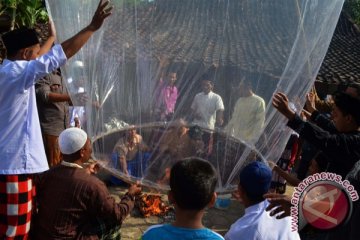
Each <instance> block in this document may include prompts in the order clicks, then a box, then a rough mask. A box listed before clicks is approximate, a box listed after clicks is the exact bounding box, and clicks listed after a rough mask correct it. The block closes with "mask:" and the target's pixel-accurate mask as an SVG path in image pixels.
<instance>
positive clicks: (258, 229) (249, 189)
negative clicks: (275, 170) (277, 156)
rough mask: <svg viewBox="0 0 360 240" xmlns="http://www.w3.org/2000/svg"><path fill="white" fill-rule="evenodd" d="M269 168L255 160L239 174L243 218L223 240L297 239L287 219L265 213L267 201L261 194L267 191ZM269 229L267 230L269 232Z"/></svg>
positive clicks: (297, 236) (268, 186) (232, 226)
mask: <svg viewBox="0 0 360 240" xmlns="http://www.w3.org/2000/svg"><path fill="white" fill-rule="evenodd" d="M271 176H272V174H271V169H270V168H269V167H268V166H266V165H265V164H264V163H262V162H258V161H254V162H252V163H250V164H249V165H247V166H246V167H244V169H243V170H242V171H241V172H240V183H239V186H238V193H239V199H240V202H241V203H243V204H244V206H245V215H244V216H242V217H241V218H240V219H239V220H237V221H236V222H235V223H234V224H233V225H231V228H230V230H229V231H228V232H227V233H226V235H225V239H226V240H235V239H236V240H238V239H246V240H247V239H258V240H260V239H261V240H273V239H274V240H275V239H289V240H290V239H296V240H297V239H300V237H299V234H298V233H297V232H292V231H291V221H290V217H285V218H282V219H276V218H273V217H271V216H270V214H269V212H266V208H267V207H268V206H269V202H268V201H267V200H265V199H264V197H263V195H264V194H265V193H267V192H268V191H269V188H270V183H271ZM269 230H270V231H269Z"/></svg>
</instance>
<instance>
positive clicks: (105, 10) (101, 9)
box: [89, 0, 113, 31]
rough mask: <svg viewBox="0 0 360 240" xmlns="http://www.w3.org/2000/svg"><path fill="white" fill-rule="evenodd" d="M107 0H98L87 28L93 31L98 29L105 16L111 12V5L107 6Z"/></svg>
mask: <svg viewBox="0 0 360 240" xmlns="http://www.w3.org/2000/svg"><path fill="white" fill-rule="evenodd" d="M108 5H109V1H108V0H106V1H104V0H100V2H99V5H98V7H97V9H96V11H95V14H94V16H93V18H92V20H91V23H90V24H89V28H90V29H91V30H93V31H96V30H98V29H99V28H100V27H101V26H102V24H103V23H104V20H105V18H107V17H108V16H110V15H111V14H112V12H111V11H112V9H113V7H108Z"/></svg>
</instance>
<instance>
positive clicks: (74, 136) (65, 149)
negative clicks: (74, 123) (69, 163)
mask: <svg viewBox="0 0 360 240" xmlns="http://www.w3.org/2000/svg"><path fill="white" fill-rule="evenodd" d="M86 140H87V134H86V132H85V131H84V130H82V129H80V128H76V127H72V128H68V129H65V130H64V131H62V132H61V133H60V136H59V146H60V152H61V153H62V154H67V155H68V154H73V153H75V152H77V151H79V150H80V149H81V148H83V147H84V145H85V143H86Z"/></svg>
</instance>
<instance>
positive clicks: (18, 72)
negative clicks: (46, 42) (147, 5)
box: [0, 0, 111, 239]
mask: <svg viewBox="0 0 360 240" xmlns="http://www.w3.org/2000/svg"><path fill="white" fill-rule="evenodd" d="M108 3H109V2H108V1H103V0H101V1H100V2H99V5H98V8H97V9H96V11H95V14H94V16H93V18H92V20H91V22H90V24H89V25H88V26H86V27H85V28H84V29H83V30H81V31H80V32H79V33H77V34H76V35H74V36H73V37H72V38H70V39H68V40H66V41H64V42H63V43H61V44H55V46H54V47H53V48H51V50H50V51H47V50H48V49H49V48H47V49H44V48H41V47H40V44H39V40H38V38H37V36H36V32H35V30H34V29H27V28H25V29H16V30H13V31H10V32H8V33H5V34H3V35H2V40H3V43H4V45H5V48H6V52H7V58H6V59H4V61H3V63H2V64H1V65H0V85H1V88H0V102H1V104H0V116H1V118H0V185H1V186H6V185H9V186H10V185H11V187H8V188H6V187H1V188H0V209H8V210H7V211H1V213H0V219H3V221H1V223H0V239H4V238H7V237H9V238H14V239H15V238H24V239H26V238H27V235H28V232H29V228H30V219H31V212H32V211H31V206H32V196H33V194H32V193H34V192H35V191H34V188H33V183H32V176H33V174H35V173H40V172H43V171H46V170H47V169H48V168H49V166H48V163H47V160H46V155H45V150H44V145H43V141H42V136H41V130H40V125H39V116H38V112H37V106H36V99H35V87H34V85H35V82H36V80H38V79H40V78H41V77H43V76H45V75H46V74H47V73H49V72H51V71H53V70H55V69H57V68H59V67H60V66H62V65H64V64H65V62H66V61H67V59H68V58H70V57H72V56H73V55H74V54H75V53H76V52H78V51H79V50H80V49H81V47H82V46H83V45H84V44H85V43H86V42H87V41H88V39H89V38H90V37H91V36H92V35H93V33H94V32H95V31H97V30H98V29H99V28H100V27H101V26H102V24H103V22H104V20H105V19H106V18H107V17H108V16H110V15H111V8H108ZM44 53H45V54H44ZM43 54H44V55H43ZM23 206H27V207H23Z"/></svg>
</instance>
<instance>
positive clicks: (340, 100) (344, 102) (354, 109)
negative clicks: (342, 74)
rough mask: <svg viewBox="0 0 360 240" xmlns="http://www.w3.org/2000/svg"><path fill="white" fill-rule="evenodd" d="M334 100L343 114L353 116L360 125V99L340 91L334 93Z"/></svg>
mask: <svg viewBox="0 0 360 240" xmlns="http://www.w3.org/2000/svg"><path fill="white" fill-rule="evenodd" d="M334 102H335V105H336V106H337V107H338V108H339V110H340V111H341V112H342V113H343V114H345V115H347V114H349V115H351V116H353V117H354V119H355V122H356V124H357V125H358V126H360V99H358V98H355V97H353V96H350V95H349V94H346V93H343V92H338V93H336V94H335V95H334Z"/></svg>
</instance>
